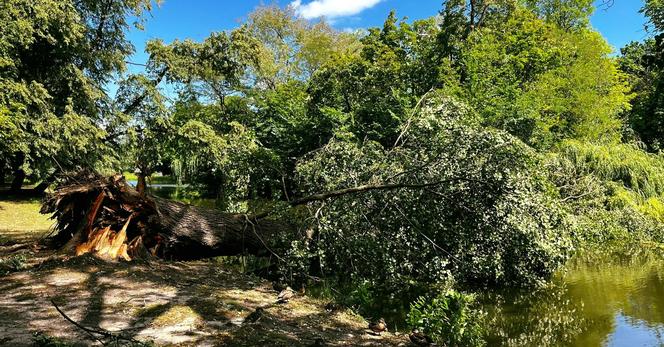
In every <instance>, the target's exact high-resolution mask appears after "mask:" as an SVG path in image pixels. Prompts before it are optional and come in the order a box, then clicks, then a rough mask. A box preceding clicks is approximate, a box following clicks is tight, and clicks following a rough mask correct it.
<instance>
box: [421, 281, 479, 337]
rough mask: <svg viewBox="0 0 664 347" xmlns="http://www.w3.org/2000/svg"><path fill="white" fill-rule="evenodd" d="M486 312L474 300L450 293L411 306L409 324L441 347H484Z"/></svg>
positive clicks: (425, 299) (469, 296)
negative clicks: (484, 313) (479, 308)
mask: <svg viewBox="0 0 664 347" xmlns="http://www.w3.org/2000/svg"><path fill="white" fill-rule="evenodd" d="M482 321H483V313H482V312H481V311H478V310H477V308H476V305H475V297H474V296H472V295H468V294H463V293H459V292H457V291H455V290H449V291H447V292H445V293H440V294H439V295H437V296H435V297H433V298H426V297H420V298H418V299H417V300H415V302H413V303H412V304H411V306H410V313H408V325H409V326H410V327H411V328H412V329H418V330H419V331H421V332H422V333H424V334H425V335H427V336H429V337H431V338H432V339H433V340H434V342H436V343H438V344H440V345H442V346H484V345H485V344H486V342H485V341H484V340H483V335H484V332H483V329H482Z"/></svg>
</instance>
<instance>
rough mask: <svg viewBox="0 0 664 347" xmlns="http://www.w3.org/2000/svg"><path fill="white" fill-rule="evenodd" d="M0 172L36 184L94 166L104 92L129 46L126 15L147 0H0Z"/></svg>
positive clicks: (104, 116)
mask: <svg viewBox="0 0 664 347" xmlns="http://www.w3.org/2000/svg"><path fill="white" fill-rule="evenodd" d="M0 6H1V7H0V8H1V9H2V10H1V11H0V21H1V22H2V23H3V25H2V28H0V90H1V92H0V114H1V115H0V141H1V143H0V150H1V151H2V152H0V158H2V160H0V166H2V168H3V169H4V168H8V169H11V170H13V171H15V172H19V171H22V172H25V173H27V174H28V175H30V174H32V175H34V176H35V177H36V178H39V177H44V176H48V175H50V174H51V173H52V172H53V171H54V170H56V169H60V168H64V169H71V168H73V167H76V166H78V165H86V166H94V165H95V164H96V163H98V162H99V161H100V160H101V159H102V157H103V156H104V155H105V154H108V148H107V146H106V144H105V143H103V141H102V139H103V138H104V137H105V136H106V132H105V131H104V130H103V128H101V127H100V126H99V123H102V122H104V121H110V118H111V117H109V114H110V107H109V104H110V103H109V102H108V97H107V96H106V95H105V92H104V91H103V88H104V85H105V83H107V82H108V81H109V80H110V78H111V77H112V75H113V74H114V73H117V72H122V71H123V69H124V66H125V62H124V59H125V57H126V56H127V55H128V54H130V53H132V51H133V47H132V46H131V44H130V43H129V42H128V41H127V40H126V37H125V29H127V28H128V27H129V24H128V23H127V16H128V15H129V14H132V15H134V16H135V17H136V19H137V21H140V20H141V15H142V13H143V12H144V11H149V10H150V8H151V1H149V0H113V1H109V2H108V4H107V5H105V6H101V5H100V4H99V3H98V2H97V1H52V0H45V1H31V2H25V1H13V0H12V1H4V2H3V3H2V5H0Z"/></svg>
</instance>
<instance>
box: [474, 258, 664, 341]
mask: <svg viewBox="0 0 664 347" xmlns="http://www.w3.org/2000/svg"><path fill="white" fill-rule="evenodd" d="M480 301H481V302H483V303H484V305H483V306H484V309H485V310H486V311H487V312H488V318H489V321H490V331H491V336H490V340H489V341H490V345H514V346H524V345H527V346H543V345H550V346H664V260H663V259H662V257H661V256H656V255H650V254H631V255H626V256H624V255H623V256H615V255H614V256H605V257H601V258H599V259H597V258H596V259H577V260H576V261H574V262H573V263H572V264H570V265H569V266H568V267H567V269H566V270H565V271H564V272H562V273H560V274H559V275H557V276H556V278H554V280H553V281H552V283H550V284H549V285H547V286H546V287H544V288H542V289H541V290H538V291H535V292H532V291H530V292H505V293H502V294H501V293H492V294H485V295H483V296H482V297H481V298H480Z"/></svg>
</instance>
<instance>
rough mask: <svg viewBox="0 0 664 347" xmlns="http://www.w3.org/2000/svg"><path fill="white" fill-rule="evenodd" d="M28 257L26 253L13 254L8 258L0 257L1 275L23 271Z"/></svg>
mask: <svg viewBox="0 0 664 347" xmlns="http://www.w3.org/2000/svg"><path fill="white" fill-rule="evenodd" d="M27 260H28V257H26V255H25V254H17V255H13V256H11V257H9V258H6V259H0V275H6V274H8V273H12V272H16V271H21V270H24V269H25V268H26V266H27V265H26V261H27Z"/></svg>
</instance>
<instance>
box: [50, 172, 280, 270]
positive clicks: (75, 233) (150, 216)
mask: <svg viewBox="0 0 664 347" xmlns="http://www.w3.org/2000/svg"><path fill="white" fill-rule="evenodd" d="M41 212H42V213H44V214H52V215H53V216H52V218H54V219H55V220H56V224H55V229H56V231H57V233H56V234H55V236H54V238H53V240H54V241H55V242H54V244H55V245H56V246H57V247H60V248H61V249H62V251H63V252H67V253H70V254H76V255H82V254H85V253H93V254H96V255H98V256H100V257H105V258H109V259H124V260H127V261H129V260H131V259H135V258H138V257H145V256H155V257H160V258H165V259H177V260H191V259H201V258H209V257H215V256H223V255H240V254H253V255H256V256H268V255H270V254H271V252H272V251H271V248H270V246H269V245H270V243H271V241H272V240H273V239H274V238H275V236H276V235H277V234H278V233H284V232H288V231H289V230H292V228H291V226H290V225H288V224H287V223H283V222H278V221H272V220H269V219H264V218H256V217H254V218H252V217H249V216H247V215H245V214H231V213H224V212H221V211H219V210H215V209H208V208H201V207H194V206H191V205H188V204H184V203H181V202H177V201H172V200H168V199H161V198H157V197H154V196H150V195H141V194H139V193H138V192H137V191H136V190H135V189H134V188H133V187H131V186H130V185H129V184H128V183H127V182H126V180H125V179H124V177H123V176H121V175H116V176H111V177H103V176H101V175H99V174H97V173H93V172H88V171H84V172H79V173H76V174H71V175H67V176H64V177H63V178H62V179H61V181H60V183H59V185H58V187H57V188H56V189H55V191H54V192H53V193H51V194H49V195H48V196H47V197H46V199H45V200H44V203H43V205H42V209H41Z"/></svg>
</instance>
